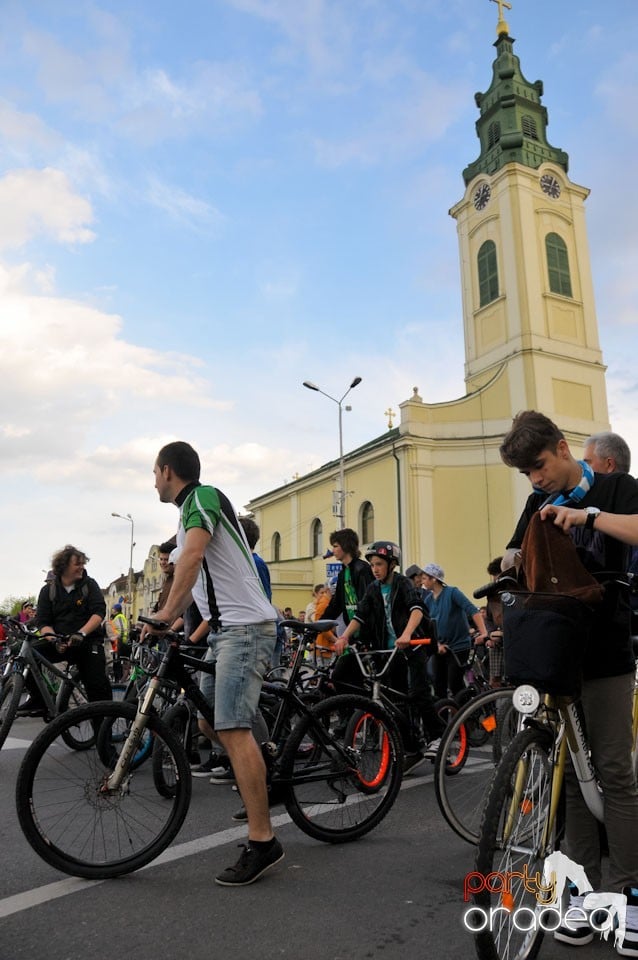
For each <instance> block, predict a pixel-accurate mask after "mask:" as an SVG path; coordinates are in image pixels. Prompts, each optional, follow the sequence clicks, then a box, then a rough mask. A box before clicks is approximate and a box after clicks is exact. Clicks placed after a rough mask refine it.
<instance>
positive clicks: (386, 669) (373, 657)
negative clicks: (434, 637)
mask: <svg viewBox="0 0 638 960" xmlns="http://www.w3.org/2000/svg"><path fill="white" fill-rule="evenodd" d="M430 642H431V640H430V638H423V639H414V640H411V641H410V646H411V647H420V646H427V645H428V644H430ZM348 649H349V650H350V653H349V654H348V655H349V656H354V657H355V658H356V660H357V664H358V666H359V670H360V671H361V677H362V684H363V687H364V689H365V691H366V693H367V694H368V696H370V697H371V699H372V700H374V701H375V702H376V703H379V704H381V705H382V706H383V707H384V708H385V710H386V711H387V712H388V713H389V714H390V716H391V717H392V718H393V719H394V721H395V723H396V725H397V727H398V728H399V731H400V733H401V739H402V742H403V749H404V754H405V770H404V772H407V770H409V769H413V768H414V767H415V766H416V765H417V764H418V763H421V761H422V760H424V759H427V758H426V757H425V756H424V752H423V751H424V750H426V749H427V747H428V737H427V736H426V732H425V730H424V728H423V715H422V712H421V709H420V698H419V695H418V694H417V695H414V694H412V693H410V692H406V691H405V690H399V689H396V688H394V687H392V686H390V684H389V683H388V681H387V679H386V678H387V677H388V676H389V675H390V667H391V665H392V663H393V661H394V659H395V657H396V656H398V655H399V654H400V653H401V651H400V649H399V648H398V647H393V648H391V649H389V650H365V651H360V650H359V649H358V647H357V645H356V644H350V646H349V648H348ZM384 658H387V660H386V663H385V665H384V666H383V667H380V663H381V661H382V660H383V659H384ZM353 689H356V688H354V687H353ZM434 706H435V709H436V712H437V713H438V715H439V717H440V718H441V719H442V720H443V721H444V723H445V724H447V723H448V722H449V720H450V718H451V717H452V716H453V715H454V714H455V713H456V712H457V705H456V703H455V701H454V700H452V699H449V698H445V699H443V700H436V701H435V704H434ZM365 722H366V718H365V717H363V716H361V717H355V718H353V721H351V723H352V724H354V725H353V726H351V727H349V728H348V730H347V734H346V742H352V741H353V738H354V737H356V735H357V733H358V731H359V728H360V727H361V729H363V727H362V725H364V724H365Z"/></svg>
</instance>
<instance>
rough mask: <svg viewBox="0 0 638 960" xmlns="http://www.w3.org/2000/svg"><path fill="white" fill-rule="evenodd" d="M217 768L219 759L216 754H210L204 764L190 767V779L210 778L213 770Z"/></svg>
mask: <svg viewBox="0 0 638 960" xmlns="http://www.w3.org/2000/svg"><path fill="white" fill-rule="evenodd" d="M218 766H219V757H218V756H217V754H216V753H211V755H210V757H209V758H208V760H205V761H204V763H200V764H196V765H194V766H192V767H191V776H192V777H210V775H211V773H212V772H213V770H215V769H216V768H217V767H218Z"/></svg>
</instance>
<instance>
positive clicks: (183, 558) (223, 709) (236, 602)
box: [153, 441, 284, 886]
mask: <svg viewBox="0 0 638 960" xmlns="http://www.w3.org/2000/svg"><path fill="white" fill-rule="evenodd" d="M153 472H154V474H155V487H156V489H157V492H158V494H159V498H160V500H161V501H162V503H175V504H176V505H177V506H178V507H179V511H180V521H179V527H178V531H177V546H178V551H179V558H178V561H177V564H176V566H175V575H174V579H173V584H172V586H171V590H170V593H169V595H168V598H167V599H166V601H165V603H164V606H163V608H162V609H161V610H158V611H157V613H156V614H155V616H156V618H157V619H158V620H163V621H165V622H166V623H173V622H174V621H175V620H176V619H177V618H178V617H179V616H181V615H182V614H183V613H184V611H185V610H186V608H187V607H188V605H189V604H190V602H191V597H192V593H193V590H195V592H196V593H199V592H200V591H205V594H206V597H207V600H208V608H209V610H210V625H211V634H210V637H209V646H210V648H211V653H212V659H214V660H215V663H216V675H215V685H214V691H213V702H214V711H215V734H216V736H217V737H218V738H219V740H220V741H221V743H222V744H223V746H224V747H225V749H226V750H227V752H228V755H229V757H230V761H231V763H232V766H233V771H234V774H235V778H236V780H237V786H238V788H239V792H240V793H241V797H242V800H243V802H244V806H245V807H246V811H247V814H248V840H249V844H248V847H247V848H246V850H245V851H244V853H242V855H241V857H240V858H239V861H238V862H237V864H236V865H235V866H233V867H229V868H228V869H227V870H224V871H223V872H222V873H221V874H219V875H218V876H217V877H216V878H215V880H216V882H217V883H220V884H222V885H223V886H244V885H246V884H248V883H252V882H253V881H255V880H257V879H258V878H259V877H260V876H261V875H262V874H263V873H264V872H265V871H266V870H267V869H268V868H269V867H271V866H273V865H274V864H275V863H277V862H279V860H281V859H282V858H283V856H284V853H283V850H282V848H281V845H280V843H279V841H278V840H277V839H276V838H275V837H274V835H273V831H272V825H271V822H270V815H269V807H268V792H267V787H266V768H265V764H264V760H263V757H262V754H261V750H260V748H259V746H258V744H257V741H256V740H255V738H254V737H253V735H252V723H253V719H254V717H255V713H256V711H257V706H258V702H259V694H260V690H261V684H262V680H263V676H264V674H265V672H266V669H267V666H268V663H269V661H270V658H271V657H272V652H273V648H274V646H275V640H276V617H277V613H276V610H275V608H274V607H273V606H272V604H271V603H270V602H269V601H268V599H267V597H266V594H265V593H264V589H263V586H262V584H261V580H260V579H259V574H258V573H257V568H256V567H255V563H254V560H253V557H252V552H251V550H250V548H249V546H248V543H247V542H246V538H245V536H244V533H243V530H242V527H241V525H240V523H239V520H238V519H237V515H236V513H235V510H234V508H233V506H232V504H231V502H230V500H228V498H227V497H226V496H225V495H224V494H223V493H222V492H221V491H220V490H218V489H217V488H216V487H212V486H204V485H202V484H200V481H199V476H200V461H199V457H198V455H197V452H196V451H195V450H194V449H193V447H191V446H190V444H188V443H184V442H183V441H176V442H174V443H169V444H167V445H166V446H165V447H162V449H161V450H160V452H159V454H158V456H157V460H156V462H155V466H154V469H153Z"/></svg>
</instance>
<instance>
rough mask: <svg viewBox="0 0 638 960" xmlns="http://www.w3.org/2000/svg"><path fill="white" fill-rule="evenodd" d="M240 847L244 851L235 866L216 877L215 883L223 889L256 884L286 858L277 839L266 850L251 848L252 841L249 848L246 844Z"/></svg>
mask: <svg viewBox="0 0 638 960" xmlns="http://www.w3.org/2000/svg"><path fill="white" fill-rule="evenodd" d="M239 846H240V847H243V850H242V853H241V856H240V857H239V860H238V861H237V863H236V864H235V866H234V867H228V868H227V869H226V870H224V871H223V872H222V873H220V874H219V875H218V876H216V877H215V883H219V884H220V885H221V886H222V887H245V886H247V885H248V884H249V883H254V882H255V880H259V878H260V877H261V876H262V875H263V874H264V873H265V872H266V870H270V868H271V867H274V865H275V864H276V863H279V861H280V860H283V858H284V856H285V854H284V851H283V848H282V846H281V844H280V843H279V840H277V838H276V837H275V838H273V842H272V843H271V845H270V846H269V847H268V848H267V849H265V850H264V848H263V847H261V849H259V848H257V847H251V845H250V841H249V842H248V846H246V844H244V843H240V844H239Z"/></svg>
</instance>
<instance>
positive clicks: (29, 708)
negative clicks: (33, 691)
mask: <svg viewBox="0 0 638 960" xmlns="http://www.w3.org/2000/svg"><path fill="white" fill-rule="evenodd" d="M45 713H46V707H45V705H44V703H43V701H42V700H40V699H38V700H36V699H35V697H27V699H26V700H23V701H22V703H21V704H20V706H19V707H18V709H17V710H16V717H43V716H44V715H45Z"/></svg>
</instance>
